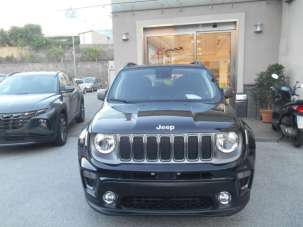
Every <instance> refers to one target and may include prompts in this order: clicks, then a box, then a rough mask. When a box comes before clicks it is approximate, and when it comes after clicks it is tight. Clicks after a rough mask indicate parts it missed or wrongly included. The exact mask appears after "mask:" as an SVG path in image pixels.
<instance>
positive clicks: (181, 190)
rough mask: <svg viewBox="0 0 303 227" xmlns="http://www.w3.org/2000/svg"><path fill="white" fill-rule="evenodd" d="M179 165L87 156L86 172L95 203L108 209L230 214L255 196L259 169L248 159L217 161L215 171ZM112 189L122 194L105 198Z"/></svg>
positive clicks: (82, 164)
mask: <svg viewBox="0 0 303 227" xmlns="http://www.w3.org/2000/svg"><path fill="white" fill-rule="evenodd" d="M174 165H175V164H168V165H165V164H159V165H153V164H152V166H153V167H152V168H150V167H151V165H145V164H143V165H141V166H140V167H138V166H134V165H132V166H128V167H127V166H125V165H119V166H117V167H113V166H110V167H109V166H108V168H107V166H106V165H103V166H102V167H101V168H100V167H96V166H95V165H93V163H91V162H90V161H88V160H87V159H86V158H82V159H81V161H80V172H81V178H82V183H83V187H84V191H85V195H86V198H87V201H88V203H89V205H90V206H91V207H92V208H94V209H95V210H97V211H99V212H101V213H104V214H110V215H143V214H149V215H177V214H185V215H193V214H199V215H205V216H225V215H231V214H234V213H236V212H238V211H240V210H241V209H243V208H244V207H245V206H246V204H247V203H248V201H249V198H250V189H251V185H252V180H253V174H254V171H253V165H252V163H250V162H249V161H248V160H247V161H245V162H244V163H242V164H241V165H240V166H239V165H236V164H234V165H226V166H217V167H214V169H213V170H210V171H206V170H205V168H204V167H205V164H176V165H175V166H174ZM203 165H204V167H202V166H203ZM165 166H169V168H165ZM201 167H202V168H201ZM126 169H127V170H126ZM177 169H178V170H177ZM199 169H200V171H199ZM202 169H204V170H203V171H201V170H202ZM206 169H207V168H206ZM208 169H209V168H208ZM215 169H216V170H215ZM147 170H148V171H147ZM243 173H244V174H243ZM108 191H112V192H114V193H116V195H117V198H118V199H117V201H116V202H115V204H113V205H106V204H105V203H104V201H103V199H102V196H103V194H104V193H105V192H108ZM222 191H227V192H229V193H230V194H231V195H232V200H231V203H230V204H228V205H221V204H220V203H219V202H218V199H217V195H218V193H219V192H222Z"/></svg>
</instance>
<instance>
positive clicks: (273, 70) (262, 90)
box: [253, 64, 287, 123]
mask: <svg viewBox="0 0 303 227" xmlns="http://www.w3.org/2000/svg"><path fill="white" fill-rule="evenodd" d="M273 74H277V75H279V79H274V78H272V75H273ZM255 82H256V83H255V87H254V89H253V94H254V97H255V99H256V102H257V104H258V106H259V108H260V114H261V118H262V121H263V122H264V123H271V122H272V102H273V97H272V89H271V87H273V86H277V85H280V84H286V83H287V79H286V77H285V73H284V66H283V65H281V64H273V65H269V66H268V67H267V69H266V70H265V71H264V72H260V73H258V74H257V78H256V80H255Z"/></svg>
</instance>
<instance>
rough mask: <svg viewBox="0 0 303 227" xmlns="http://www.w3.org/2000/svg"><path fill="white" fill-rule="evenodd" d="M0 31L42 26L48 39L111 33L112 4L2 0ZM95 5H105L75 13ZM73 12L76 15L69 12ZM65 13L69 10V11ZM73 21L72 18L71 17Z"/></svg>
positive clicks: (78, 0)
mask: <svg viewBox="0 0 303 227" xmlns="http://www.w3.org/2000/svg"><path fill="white" fill-rule="evenodd" d="M0 2H1V7H0V29H1V28H2V29H5V30H7V29H9V28H10V27H11V26H23V25H25V24H28V23H31V24H40V25H41V27H42V30H43V33H44V34H45V35H46V36H56V35H76V34H78V33H80V32H83V31H87V30H91V29H97V30H104V29H106V30H107V29H111V26H112V22H111V14H110V11H111V8H110V5H109V3H110V0H0ZM93 5H106V6H103V7H94V8H86V9H81V10H80V9H75V8H78V7H86V6H93ZM71 8H74V10H73V11H71V10H70V9H71ZM66 9H69V10H68V11H66ZM70 12H73V13H72V14H73V15H74V17H72V18H71V17H70V15H71V13H70Z"/></svg>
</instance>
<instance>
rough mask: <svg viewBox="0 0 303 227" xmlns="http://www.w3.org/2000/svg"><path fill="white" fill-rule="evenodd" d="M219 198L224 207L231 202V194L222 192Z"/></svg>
mask: <svg viewBox="0 0 303 227" xmlns="http://www.w3.org/2000/svg"><path fill="white" fill-rule="evenodd" d="M217 198H218V201H219V203H220V204H222V205H228V204H230V202H231V194H230V193H229V192H225V191H223V192H220V193H219V194H218V197H217Z"/></svg>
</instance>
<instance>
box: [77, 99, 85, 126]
mask: <svg viewBox="0 0 303 227" xmlns="http://www.w3.org/2000/svg"><path fill="white" fill-rule="evenodd" d="M84 121H85V106H84V101H82V102H81V104H80V110H79V114H78V116H77V117H76V122H77V123H81V122H84Z"/></svg>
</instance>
